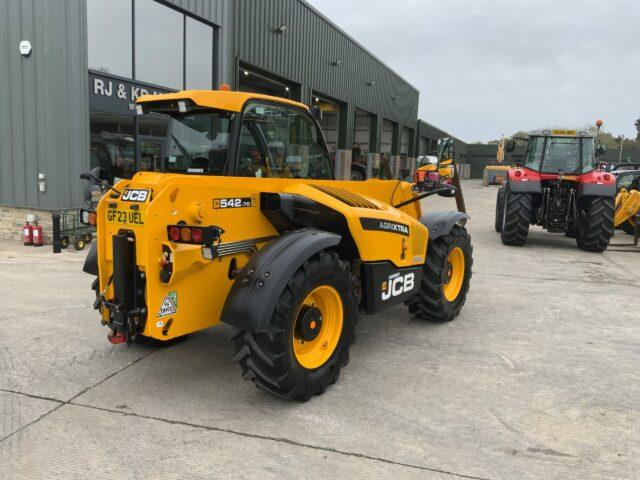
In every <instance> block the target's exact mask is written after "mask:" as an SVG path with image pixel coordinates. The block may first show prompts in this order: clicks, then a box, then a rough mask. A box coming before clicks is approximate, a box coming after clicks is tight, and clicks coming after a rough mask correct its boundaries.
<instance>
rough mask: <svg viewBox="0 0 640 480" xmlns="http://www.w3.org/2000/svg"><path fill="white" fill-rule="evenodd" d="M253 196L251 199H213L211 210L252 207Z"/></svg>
mask: <svg viewBox="0 0 640 480" xmlns="http://www.w3.org/2000/svg"><path fill="white" fill-rule="evenodd" d="M253 205H254V196H251V197H232V198H214V199H213V208H215V209H219V208H247V207H253Z"/></svg>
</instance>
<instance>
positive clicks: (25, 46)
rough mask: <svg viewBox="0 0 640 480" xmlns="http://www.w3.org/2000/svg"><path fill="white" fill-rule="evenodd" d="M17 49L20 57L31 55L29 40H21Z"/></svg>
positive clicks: (31, 48)
mask: <svg viewBox="0 0 640 480" xmlns="http://www.w3.org/2000/svg"><path fill="white" fill-rule="evenodd" d="M18 48H19V49H20V55H24V56H25V57H28V56H29V55H30V54H31V50H33V47H31V42H30V41H29V40H22V41H21V42H20V45H19V47H18Z"/></svg>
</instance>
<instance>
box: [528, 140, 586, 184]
mask: <svg viewBox="0 0 640 480" xmlns="http://www.w3.org/2000/svg"><path fill="white" fill-rule="evenodd" d="M594 140H595V135H594V134H593V133H591V132H577V131H575V130H551V131H541V132H533V133H532V134H531V135H530V137H529V142H528V145H527V150H526V153H525V156H524V162H523V163H524V167H525V168H527V169H529V170H532V171H534V172H538V173H540V174H543V175H544V176H545V178H547V179H552V178H553V177H554V176H566V175H570V176H578V175H582V174H585V173H588V172H592V171H593V170H595V169H596V158H595V148H594Z"/></svg>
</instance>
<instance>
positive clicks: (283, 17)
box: [0, 0, 440, 238]
mask: <svg viewBox="0 0 640 480" xmlns="http://www.w3.org/2000/svg"><path fill="white" fill-rule="evenodd" d="M0 64H2V65H3V68H2V69H0V111H2V112H3V116H4V119H5V121H2V122H0V238H14V237H16V236H17V235H19V226H20V225H21V224H22V223H23V222H24V220H25V217H26V214H27V213H36V214H37V215H38V216H39V217H40V220H41V222H43V223H44V224H45V225H46V224H47V222H48V219H49V217H50V212H51V210H55V209H66V208H73V207H79V206H82V203H83V195H82V191H83V185H82V181H80V180H79V178H78V177H79V174H80V173H81V172H83V171H87V170H89V168H92V167H95V166H100V169H101V170H100V171H101V176H103V177H104V178H107V179H108V180H113V178H127V177H130V176H131V175H133V174H134V173H135V172H136V171H140V170H162V169H163V165H164V153H165V149H166V140H165V135H166V130H167V121H166V119H165V118H163V117H161V116H158V117H154V118H138V117H137V116H136V115H135V114H134V113H135V112H134V102H135V99H136V98H137V97H138V96H139V95H141V94H144V93H159V92H167V91H175V90H181V89H212V88H213V89H215V88H218V87H219V86H220V85H221V84H222V83H227V84H229V85H231V87H232V88H234V89H238V90H243V91H253V92H260V93H267V94H272V95H277V96H284V97H289V98H292V99H296V100H299V101H301V102H303V103H306V104H308V105H313V104H316V105H319V106H320V108H321V109H322V111H323V119H322V121H321V123H322V127H323V129H324V132H325V135H326V138H327V142H328V144H329V148H330V153H331V155H332V158H333V159H334V161H335V169H336V172H337V175H338V176H339V177H340V178H348V177H349V176H352V177H353V178H356V179H360V178H365V177H366V176H368V175H371V173H372V165H373V166H376V165H378V162H379V159H380V158H385V159H387V160H388V161H389V164H390V165H391V170H392V174H393V175H394V176H396V177H406V176H407V175H410V172H411V169H412V168H413V165H414V163H415V162H414V160H413V159H414V158H415V156H416V155H418V154H424V153H428V152H429V151H432V150H433V149H434V145H435V142H436V141H437V138H439V135H440V132H439V131H438V130H437V129H436V128H435V127H432V126H430V125H429V124H427V123H426V122H418V119H417V110H418V97H419V92H418V90H417V89H416V88H415V87H413V86H412V85H411V84H409V83H408V82H407V81H406V80H404V79H403V78H402V77H401V76H400V75H398V74H397V73H396V72H394V71H393V70H392V69H390V68H389V67H388V66H387V65H385V64H384V63H383V62H382V61H381V60H380V59H378V58H376V57H375V56H374V55H373V54H371V53H370V52H369V51H367V49H366V48H365V47H363V46H362V45H360V44H359V43H358V42H356V41H355V40H354V39H352V38H351V37H349V36H348V35H347V34H346V33H345V32H344V31H342V30H341V29H340V28H338V27H337V26H336V25H335V24H333V23H332V22H331V21H330V20H329V19H327V18H326V17H324V16H323V15H322V14H321V13H320V12H318V11H317V10H316V9H314V8H313V7H312V6H311V5H309V4H308V3H306V2H305V1H302V0H241V1H240V0H162V1H160V0H67V1H65V2H43V1H38V0H21V1H20V2H15V1H13V0H0ZM367 166H369V169H368V170H367ZM45 231H46V230H45Z"/></svg>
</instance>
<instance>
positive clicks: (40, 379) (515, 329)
mask: <svg viewBox="0 0 640 480" xmlns="http://www.w3.org/2000/svg"><path fill="white" fill-rule="evenodd" d="M463 187H464V193H465V198H466V202H467V206H468V210H469V213H470V214H471V217H472V219H471V221H470V222H469V224H468V228H469V230H470V232H471V235H472V240H473V245H474V267H473V279H472V284H471V290H470V293H469V296H468V298H467V303H466V305H465V307H464V308H463V310H462V313H461V315H460V316H459V317H458V318H457V319H456V320H455V321H453V322H451V323H448V324H430V323H425V322H423V321H420V320H417V319H415V318H412V317H411V316H410V315H409V314H408V312H407V310H406V309H405V308H404V307H396V308H393V309H391V310H389V311H387V312H385V313H383V314H380V315H377V316H375V317H362V318H361V319H360V323H359V325H358V329H357V332H358V342H357V344H356V345H354V346H353V348H352V349H351V362H350V364H349V365H348V367H347V368H345V369H344V370H343V371H342V375H341V378H340V380H339V382H338V383H337V384H336V385H334V386H333V387H331V388H329V390H328V391H327V392H326V393H325V394H324V395H322V396H320V397H315V398H313V399H312V400H310V401H309V402H307V403H303V404H300V403H291V402H287V401H283V400H280V399H277V398H274V397H272V396H270V395H268V394H266V393H263V392H261V391H259V390H257V389H256V388H255V387H254V386H253V384H251V383H249V382H246V381H244V380H242V378H241V377H240V367H239V366H238V365H237V364H236V363H235V362H234V361H233V360H232V358H231V356H232V353H233V352H232V346H231V344H230V342H229V341H228V335H229V332H230V329H228V328H227V327H226V326H221V327H217V328H213V329H209V330H207V331H203V332H200V333H197V334H193V335H190V336H189V338H188V339H187V340H186V341H183V342H181V343H178V344H175V345H173V346H169V347H166V348H157V347H148V346H143V345H134V346H131V347H126V346H124V345H111V344H110V343H108V342H107V339H106V335H107V329H106V328H105V327H102V326H101V325H100V323H99V320H98V316H97V314H96V312H95V311H94V310H93V309H92V306H91V304H92V302H93V292H92V291H91V290H90V289H89V284H90V282H91V278H90V277H89V276H88V275H86V274H84V273H82V272H81V265H82V262H83V259H84V254H83V253H77V252H74V251H66V252H64V253H63V254H61V255H53V254H51V253H50V249H49V247H45V248H44V249H35V248H30V247H22V246H21V245H19V244H16V243H8V242H4V243H0V329H1V332H2V335H1V336H0V478H4V479H19V478H24V479H33V478H64V479H71V478H78V479H84V478H90V477H92V478H233V479H235V478H246V479H249V478H256V479H257V478H259V479H270V478H274V479H275V478H278V479H288V478H296V479H298V478H309V479H311V478H340V479H342V478H363V479H371V478H396V479H442V480H446V479H456V478H471V479H495V480H497V479H534V478H535V479H545V480H546V479H570V478H571V479H573V478H575V479H591V478H606V479H631V478H638V476H639V475H640V474H639V473H638V472H639V471H640V465H639V462H638V451H640V415H639V413H640V412H639V409H640V401H639V399H640V318H639V316H638V312H639V311H640V296H639V295H638V288H639V286H640V282H639V280H638V273H637V272H640V247H630V246H623V245H621V244H624V243H626V244H628V243H630V237H629V236H628V235H625V234H623V233H621V232H619V233H617V234H616V238H615V239H614V241H613V245H612V246H611V247H610V250H609V251H607V252H606V253H604V254H594V253H586V252H582V251H580V250H578V248H577V247H576V245H575V241H574V240H572V239H569V238H565V237H564V236H562V235H554V234H549V233H546V232H544V231H542V230H541V229H539V228H537V227H534V228H533V229H532V231H531V233H530V236H529V242H528V244H527V246H525V247H520V248H518V247H505V246H503V245H502V244H501V243H500V240H499V236H498V234H496V233H495V232H494V230H493V215H494V205H495V204H494V202H495V193H496V187H490V188H483V187H482V186H481V184H480V182H479V181H475V180H473V181H466V182H464V185H463ZM423 205H424V207H425V208H435V209H443V208H447V207H449V208H453V207H454V202H453V200H452V199H442V198H437V199H436V200H429V201H428V202H426V201H425V202H424V204H423ZM211 288H215V285H212V287H211Z"/></svg>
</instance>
